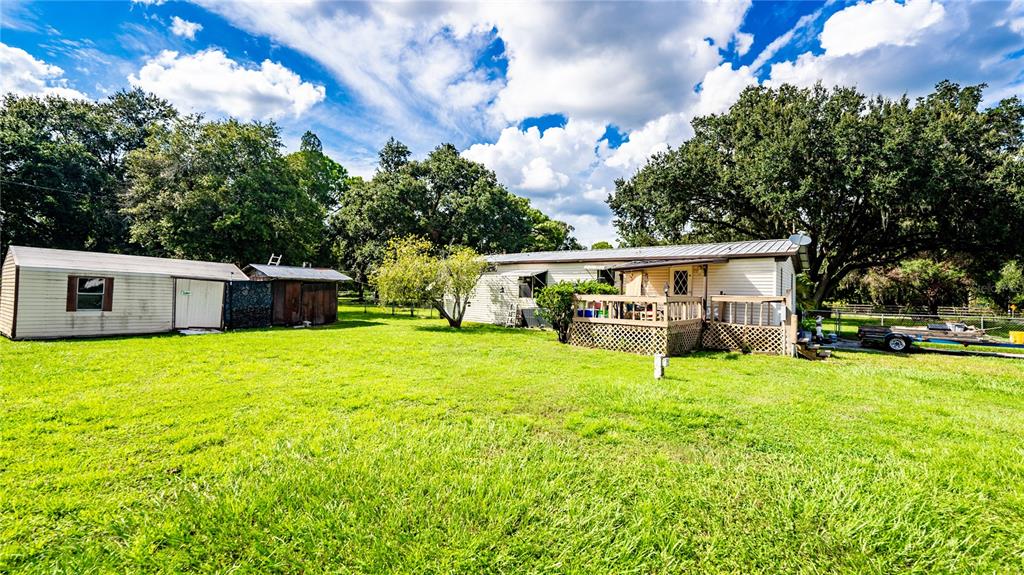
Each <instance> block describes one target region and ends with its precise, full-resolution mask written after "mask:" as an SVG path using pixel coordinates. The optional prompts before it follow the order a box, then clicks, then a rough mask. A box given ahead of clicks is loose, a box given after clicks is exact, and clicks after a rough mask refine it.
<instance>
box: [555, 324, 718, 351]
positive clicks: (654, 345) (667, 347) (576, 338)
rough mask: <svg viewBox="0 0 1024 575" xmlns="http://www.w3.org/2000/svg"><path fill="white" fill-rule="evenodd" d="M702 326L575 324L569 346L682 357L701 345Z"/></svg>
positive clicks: (572, 326)
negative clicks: (667, 326)
mask: <svg viewBox="0 0 1024 575" xmlns="http://www.w3.org/2000/svg"><path fill="white" fill-rule="evenodd" d="M702 324H703V322H702V321H701V320H699V319H695V320H692V321H690V322H687V323H685V324H679V325H674V326H672V327H670V328H665V327H661V326H640V325H618V324H610V323H589V322H573V324H572V325H571V326H570V327H569V343H571V344H572V345H578V346H580V347H595V348H599V349H608V350H612V351H624V352H627V353H638V354H642V355H654V354H656V353H662V354H666V355H681V354H684V353H687V352H690V351H692V350H693V349H694V348H696V347H697V345H698V344H699V343H700V333H701V329H702V327H703V325H702Z"/></svg>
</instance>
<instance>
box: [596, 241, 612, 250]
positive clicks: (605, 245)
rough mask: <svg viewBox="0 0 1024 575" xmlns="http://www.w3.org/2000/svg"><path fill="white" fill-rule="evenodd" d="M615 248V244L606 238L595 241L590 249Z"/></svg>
mask: <svg viewBox="0 0 1024 575" xmlns="http://www.w3.org/2000/svg"><path fill="white" fill-rule="evenodd" d="M614 248H615V246H613V245H612V244H611V242H606V241H604V240H601V241H599V242H594V244H593V245H592V246H590V249H592V250H610V249H614Z"/></svg>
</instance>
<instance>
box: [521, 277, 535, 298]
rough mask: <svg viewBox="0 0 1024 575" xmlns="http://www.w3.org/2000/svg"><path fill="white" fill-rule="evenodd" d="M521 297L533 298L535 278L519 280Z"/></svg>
mask: <svg viewBox="0 0 1024 575" xmlns="http://www.w3.org/2000/svg"><path fill="white" fill-rule="evenodd" d="M519 297H533V278H532V277H525V278H519Z"/></svg>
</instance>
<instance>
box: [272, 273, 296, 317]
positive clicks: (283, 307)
mask: <svg viewBox="0 0 1024 575" xmlns="http://www.w3.org/2000/svg"><path fill="white" fill-rule="evenodd" d="M273 299H274V318H273V321H274V325H294V324H297V323H299V322H301V321H302V284H301V283H300V282H289V281H275V282H274V298H273Z"/></svg>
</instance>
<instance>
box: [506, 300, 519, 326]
mask: <svg viewBox="0 0 1024 575" xmlns="http://www.w3.org/2000/svg"><path fill="white" fill-rule="evenodd" d="M505 327H519V304H518V303H510V304H508V315H506V316H505Z"/></svg>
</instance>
